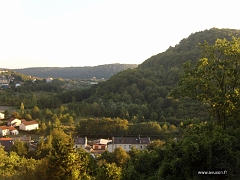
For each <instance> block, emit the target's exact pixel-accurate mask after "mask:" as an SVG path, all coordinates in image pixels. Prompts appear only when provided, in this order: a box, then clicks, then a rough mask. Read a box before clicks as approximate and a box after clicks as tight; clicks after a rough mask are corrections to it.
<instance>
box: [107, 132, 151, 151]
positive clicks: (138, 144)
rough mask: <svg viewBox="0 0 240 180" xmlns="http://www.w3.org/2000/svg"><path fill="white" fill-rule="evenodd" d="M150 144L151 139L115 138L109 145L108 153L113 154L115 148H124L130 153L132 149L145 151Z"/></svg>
mask: <svg viewBox="0 0 240 180" xmlns="http://www.w3.org/2000/svg"><path fill="white" fill-rule="evenodd" d="M149 143H150V138H149V137H140V136H138V137H113V138H112V142H109V143H108V147H107V148H108V151H109V152H113V151H114V149H115V148H118V147H122V148H123V149H124V150H126V151H130V150H131V149H132V147H135V148H136V149H139V150H144V149H146V148H147V145H148V144H149Z"/></svg>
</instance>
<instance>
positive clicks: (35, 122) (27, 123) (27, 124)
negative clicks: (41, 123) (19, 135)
mask: <svg viewBox="0 0 240 180" xmlns="http://www.w3.org/2000/svg"><path fill="white" fill-rule="evenodd" d="M22 123H23V124H24V125H25V126H29V125H33V124H38V123H37V121H35V120H33V121H25V122H22Z"/></svg>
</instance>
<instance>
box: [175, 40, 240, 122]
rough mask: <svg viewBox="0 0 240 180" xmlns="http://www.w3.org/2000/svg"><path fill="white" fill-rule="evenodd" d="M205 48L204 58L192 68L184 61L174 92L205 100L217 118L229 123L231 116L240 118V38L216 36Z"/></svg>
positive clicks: (236, 118) (204, 45)
mask: <svg viewBox="0 0 240 180" xmlns="http://www.w3.org/2000/svg"><path fill="white" fill-rule="evenodd" d="M202 47H203V51H204V53H203V57H202V58H201V59H200V60H199V61H198V62H197V63H196V65H195V66H193V67H192V66H191V65H190V63H189V62H188V63H185V65H184V72H183V73H182V74H181V76H180V81H179V83H178V87H177V88H176V89H175V90H174V91H172V94H173V95H175V97H179V96H188V97H191V98H192V99H196V100H199V101H202V102H203V103H205V104H207V105H208V106H209V107H210V108H211V113H212V115H213V116H214V117H216V119H217V121H218V122H219V123H221V124H223V125H224V126H226V123H227V122H226V121H228V120H229V119H230V118H231V119H234V120H235V121H237V120H238V119H239V118H238V117H239V113H238V112H239V110H240V109H239V107H240V104H239V99H240V81H239V80H240V38H238V39H236V38H233V39H232V41H227V40H226V39H217V40H216V42H215V44H214V45H212V46H210V45H209V44H208V43H207V42H205V43H204V44H203V45H202ZM238 121H239V120H238ZM235 124H236V123H235ZM228 125H232V122H231V123H228Z"/></svg>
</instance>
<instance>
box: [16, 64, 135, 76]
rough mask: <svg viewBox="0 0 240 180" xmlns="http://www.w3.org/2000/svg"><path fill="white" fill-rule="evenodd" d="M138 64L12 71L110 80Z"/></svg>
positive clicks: (35, 74)
mask: <svg viewBox="0 0 240 180" xmlns="http://www.w3.org/2000/svg"><path fill="white" fill-rule="evenodd" d="M137 66H138V65H137V64H118V63H116V64H105V65H99V66H93V67H92V66H84V67H33V68H23V69H12V70H13V71H16V72H19V73H22V74H28V75H31V76H35V77H40V78H47V77H52V78H63V79H72V78H79V79H90V78H93V77H96V78H97V79H102V78H104V79H109V78H110V77H111V76H112V75H114V74H116V73H118V72H120V71H123V70H126V69H128V68H130V69H132V68H136V67H137Z"/></svg>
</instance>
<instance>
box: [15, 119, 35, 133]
mask: <svg viewBox="0 0 240 180" xmlns="http://www.w3.org/2000/svg"><path fill="white" fill-rule="evenodd" d="M19 129H21V130H23V131H32V130H36V129H39V124H38V122H37V121H35V120H32V121H22V123H21V124H20V126H19Z"/></svg>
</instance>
